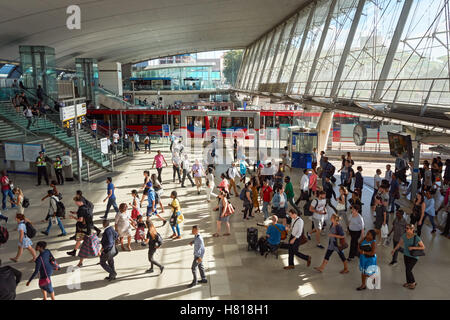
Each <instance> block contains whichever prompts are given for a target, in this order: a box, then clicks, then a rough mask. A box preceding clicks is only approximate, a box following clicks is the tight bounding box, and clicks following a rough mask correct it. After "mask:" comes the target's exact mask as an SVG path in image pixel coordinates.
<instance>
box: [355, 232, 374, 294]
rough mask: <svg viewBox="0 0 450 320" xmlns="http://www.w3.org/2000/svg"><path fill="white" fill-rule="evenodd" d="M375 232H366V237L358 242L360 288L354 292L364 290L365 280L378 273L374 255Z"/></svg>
mask: <svg viewBox="0 0 450 320" xmlns="http://www.w3.org/2000/svg"><path fill="white" fill-rule="evenodd" d="M376 235H377V234H376V232H375V230H369V231H367V234H366V236H365V237H364V238H363V239H362V240H361V241H360V242H359V270H360V271H361V286H359V287H358V288H356V290H358V291H360V290H365V289H367V287H366V279H367V278H368V277H370V276H371V275H373V274H374V273H376V272H378V266H377V255H376V253H375V252H376V249H377V244H376V240H375V237H376Z"/></svg>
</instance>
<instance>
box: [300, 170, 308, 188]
mask: <svg viewBox="0 0 450 320" xmlns="http://www.w3.org/2000/svg"><path fill="white" fill-rule="evenodd" d="M300 189H301V190H303V191H309V177H308V175H307V174H304V175H303V176H302V178H301V179H300Z"/></svg>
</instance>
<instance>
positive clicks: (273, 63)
mask: <svg viewBox="0 0 450 320" xmlns="http://www.w3.org/2000/svg"><path fill="white" fill-rule="evenodd" d="M286 25H287V22H286V23H285V24H283V27H282V29H281V31H280V37H279V38H278V42H277V46H276V48H275V52H274V53H273V59H272V64H271V66H270V69H269V73H268V74H267V80H266V83H269V82H270V77H272V73H273V68H274V67H275V61H276V60H277V55H278V51H280V46H281V41H282V39H283V36H284V31H285V30H286ZM274 35H275V34H274ZM269 50H270V49H269Z"/></svg>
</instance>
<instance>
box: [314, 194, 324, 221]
mask: <svg viewBox="0 0 450 320" xmlns="http://www.w3.org/2000/svg"><path fill="white" fill-rule="evenodd" d="M316 203H317V205H316ZM326 204H327V199H322V200H319V199H314V200H313V201H312V202H311V207H313V208H314V207H315V210H316V211H318V212H326V211H325V206H326ZM325 216H326V214H319V213H317V212H314V214H313V218H314V219H317V220H322V221H323V220H324V219H325Z"/></svg>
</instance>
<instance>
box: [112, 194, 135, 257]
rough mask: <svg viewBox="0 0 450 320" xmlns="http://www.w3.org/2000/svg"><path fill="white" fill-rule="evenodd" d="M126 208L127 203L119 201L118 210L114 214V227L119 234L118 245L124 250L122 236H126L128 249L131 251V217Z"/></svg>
mask: <svg viewBox="0 0 450 320" xmlns="http://www.w3.org/2000/svg"><path fill="white" fill-rule="evenodd" d="M127 209H128V206H127V204H126V203H121V204H120V206H119V212H118V213H117V214H116V218H115V229H116V231H117V233H118V234H119V240H120V246H121V247H122V250H123V251H125V247H124V246H123V238H127V240H128V251H131V224H130V218H131V217H130V215H129V214H128V212H127Z"/></svg>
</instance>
